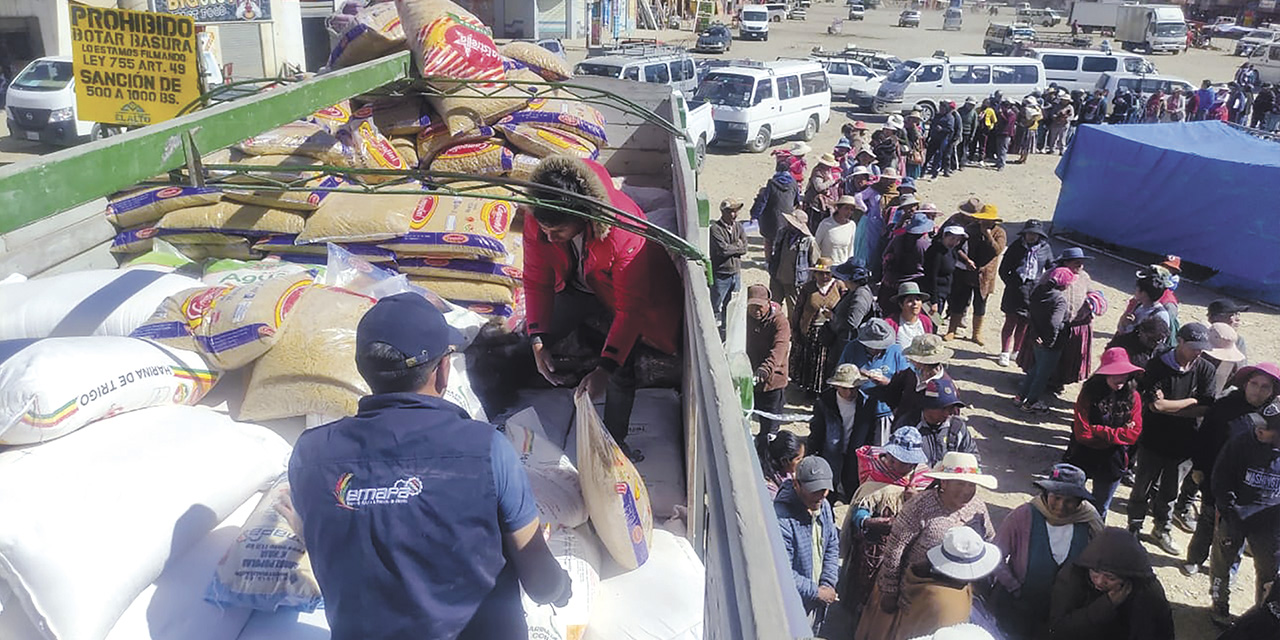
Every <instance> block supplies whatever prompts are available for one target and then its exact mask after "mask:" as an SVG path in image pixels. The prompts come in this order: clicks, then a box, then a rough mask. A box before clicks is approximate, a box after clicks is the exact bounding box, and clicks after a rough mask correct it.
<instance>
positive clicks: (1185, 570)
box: [1178, 562, 1201, 578]
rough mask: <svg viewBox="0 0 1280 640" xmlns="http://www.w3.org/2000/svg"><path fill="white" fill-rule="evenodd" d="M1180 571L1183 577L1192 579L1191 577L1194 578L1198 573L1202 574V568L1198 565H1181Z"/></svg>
mask: <svg viewBox="0 0 1280 640" xmlns="http://www.w3.org/2000/svg"><path fill="white" fill-rule="evenodd" d="M1178 569H1179V570H1180V571H1182V575H1184V576H1187V577H1188V578H1190V577H1191V576H1194V575H1196V574H1197V573H1200V569H1201V567H1200V565H1198V564H1191V563H1189V562H1188V563H1186V564H1182V565H1179V566H1178Z"/></svg>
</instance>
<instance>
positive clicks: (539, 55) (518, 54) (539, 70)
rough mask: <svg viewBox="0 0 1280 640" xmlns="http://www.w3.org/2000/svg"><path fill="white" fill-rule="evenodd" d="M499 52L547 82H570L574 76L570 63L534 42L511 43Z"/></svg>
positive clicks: (503, 46)
mask: <svg viewBox="0 0 1280 640" xmlns="http://www.w3.org/2000/svg"><path fill="white" fill-rule="evenodd" d="M499 51H501V52H502V55H504V56H506V57H508V58H511V59H512V60H517V61H519V62H521V63H522V64H524V65H525V66H527V67H528V68H529V69H530V70H531V71H533V72H534V73H536V74H538V75H539V76H542V77H543V78H545V79H547V80H568V79H569V78H570V77H572V76H573V69H572V68H571V67H570V66H569V63H568V62H566V61H565V60H564V59H562V58H561V57H560V56H557V55H556V54H554V53H551V52H550V51H547V50H546V49H543V48H542V47H540V46H538V45H537V44H535V43H533V42H509V43H507V44H504V45H502V47H501V48H499Z"/></svg>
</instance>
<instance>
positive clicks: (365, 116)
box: [335, 106, 407, 184]
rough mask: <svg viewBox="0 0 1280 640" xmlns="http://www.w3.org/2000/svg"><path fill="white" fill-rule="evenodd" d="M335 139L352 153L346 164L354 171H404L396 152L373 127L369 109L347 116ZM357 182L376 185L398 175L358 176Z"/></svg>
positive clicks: (358, 110) (371, 110)
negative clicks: (347, 119) (347, 118)
mask: <svg viewBox="0 0 1280 640" xmlns="http://www.w3.org/2000/svg"><path fill="white" fill-rule="evenodd" d="M335 135H336V136H337V137H338V139H339V140H341V141H342V142H343V143H344V144H346V145H347V146H348V147H349V148H350V149H352V150H353V151H354V153H353V154H352V155H351V157H350V159H349V160H348V161H347V164H346V165H344V166H349V167H351V168H355V169H393V170H403V169H406V168H407V167H406V165H405V163H404V159H403V158H401V157H400V154H398V153H396V149H395V147H393V146H391V141H390V140H387V138H386V136H384V135H382V134H381V133H380V132H379V131H378V128H377V127H375V126H374V124H373V108H371V107H369V106H364V107H360V108H359V109H357V110H356V111H355V113H353V114H351V120H350V121H349V122H347V124H345V125H343V126H342V128H340V129H339V130H338V132H337V134H335ZM358 177H359V179H360V181H361V182H366V183H371V184H376V183H380V182H388V181H390V180H398V179H400V177H401V176H394V175H391V176H382V175H361V176H358Z"/></svg>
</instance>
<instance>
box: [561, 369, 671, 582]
mask: <svg viewBox="0 0 1280 640" xmlns="http://www.w3.org/2000/svg"><path fill="white" fill-rule="evenodd" d="M573 402H574V405H575V407H576V409H577V412H576V415H577V430H578V477H579V479H580V480H581V482H582V497H583V499H584V500H585V501H586V503H587V512H588V513H590V515H591V524H592V526H594V527H595V530H596V533H597V534H599V536H600V541H601V542H602V543H604V547H605V548H606V549H608V550H609V555H611V556H613V559H614V560H615V561H617V563H618V564H619V565H621V566H622V567H623V568H625V569H635V568H636V567H639V566H640V565H642V564H644V563H645V560H647V559H648V558H649V545H650V544H651V541H652V540H653V512H652V511H651V509H650V506H649V490H648V489H647V488H646V487H645V484H644V479H642V478H641V477H640V472H639V471H636V468H635V465H633V464H631V461H630V460H628V459H627V456H626V454H624V453H623V452H622V449H620V448H618V445H617V443H615V442H614V441H613V437H612V436H610V435H609V432H608V431H607V430H605V428H604V423H603V422H601V420H600V414H598V413H596V408H595V406H594V405H593V404H592V403H591V398H590V397H589V396H588V395H587V392H586V387H585V386H583V385H579V386H578V389H577V390H576V391H575V392H574V396H573Z"/></svg>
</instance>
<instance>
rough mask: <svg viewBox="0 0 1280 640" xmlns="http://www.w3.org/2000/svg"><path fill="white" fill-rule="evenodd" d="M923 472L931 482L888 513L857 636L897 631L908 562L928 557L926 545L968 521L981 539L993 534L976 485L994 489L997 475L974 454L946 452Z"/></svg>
mask: <svg viewBox="0 0 1280 640" xmlns="http://www.w3.org/2000/svg"><path fill="white" fill-rule="evenodd" d="M924 475H925V476H926V477H929V478H932V479H933V480H934V482H933V483H932V484H930V486H929V488H928V489H926V490H925V491H924V492H923V493H922V494H921V495H920V496H918V497H916V498H914V499H912V500H911V501H909V502H907V503H906V505H905V506H904V507H903V508H902V511H901V512H899V513H898V515H897V516H896V517H894V519H893V524H892V526H891V528H890V532H889V542H888V544H887V545H886V546H885V550H884V554H883V555H884V562H883V563H882V564H881V565H880V573H879V574H878V575H877V577H876V586H877V587H878V588H877V590H876V591H875V592H874V593H873V594H872V597H871V600H870V602H868V603H867V609H866V611H865V612H864V613H863V616H862V620H861V622H859V624H858V631H857V634H856V635H855V636H854V637H855V638H856V639H857V640H884V639H886V638H897V637H898V636H897V635H895V633H894V629H896V628H897V627H898V621H899V620H898V618H899V614H900V613H901V614H909V613H910V607H909V606H907V605H908V604H909V599H908V596H907V593H908V591H909V588H910V587H912V586H913V584H912V580H914V577H913V573H912V567H916V566H918V565H921V564H924V563H928V560H929V550H930V549H933V548H934V547H937V546H938V545H939V544H941V543H942V541H943V538H944V536H945V535H946V533H947V531H949V530H950V529H952V528H954V527H959V526H968V527H970V528H972V529H973V530H974V531H975V532H976V533H977V534H978V535H979V536H980V537H981V538H983V539H985V540H991V539H992V538H994V537H995V527H994V525H992V523H991V515H990V513H988V511H987V503H986V502H984V501H983V500H982V498H980V497H978V495H977V490H978V487H979V486H982V487H986V488H987V489H995V488H996V479H995V478H994V477H992V476H989V475H986V474H984V473H982V470H981V468H980V467H979V466H978V457H977V456H975V455H973V454H972V453H961V452H958V451H951V452H948V453H947V454H946V455H945V456H943V458H942V460H941V461H940V462H939V463H938V464H937V465H936V466H935V467H934V468H933V470H932V471H929V472H928V473H926V474H924ZM996 562H998V556H997V560H996ZM993 568H994V564H993ZM908 637H909V636H908Z"/></svg>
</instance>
